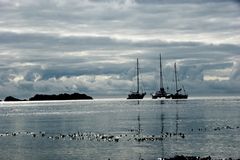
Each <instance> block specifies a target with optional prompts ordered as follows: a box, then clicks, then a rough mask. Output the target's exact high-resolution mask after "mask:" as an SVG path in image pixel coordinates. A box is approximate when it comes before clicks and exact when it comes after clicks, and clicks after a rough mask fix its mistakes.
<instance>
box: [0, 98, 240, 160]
mask: <svg viewBox="0 0 240 160" xmlns="http://www.w3.org/2000/svg"><path fill="white" fill-rule="evenodd" d="M239 127H240V97H231V98H207V99H206V98H192V99H188V100H150V99H149V100H148V99H147V100H140V101H136V100H130V101H129V100H123V99H122V100H121V99H110V100H92V101H58V102H16V103H4V102H1V103H0V135H1V136H0V155H1V159H10V160H11V159H16V160H17V159H24V160H30V159H31V160H38V159H39V160H42V159H51V160H61V159H141V158H142V159H158V158H162V157H171V156H174V155H182V154H183V155H193V156H211V157H213V158H215V159H217V158H229V157H232V158H240V128H239ZM43 133H44V136H42V134H43ZM74 133H75V134H83V135H84V134H85V135H86V136H85V139H78V138H77V139H72V138H71V137H69V136H68V135H73V134H74ZM100 134H101V135H103V134H104V135H113V136H115V137H118V138H119V141H118V142H116V141H108V140H97V139H96V138H95V139H94V135H95V136H96V135H100ZM61 135H66V137H63V138H61ZM88 135H92V137H87V136H88ZM157 136H159V137H160V136H161V137H163V138H162V139H161V140H155V139H153V140H146V141H141V142H139V141H136V140H135V138H136V137H157ZM59 137H60V138H59Z"/></svg>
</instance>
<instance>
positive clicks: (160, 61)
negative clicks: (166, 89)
mask: <svg viewBox="0 0 240 160" xmlns="http://www.w3.org/2000/svg"><path fill="white" fill-rule="evenodd" d="M159 57H160V59H159V65H160V66H159V67H160V82H159V83H160V84H159V86H160V90H161V88H163V76H162V57H161V54H160V55H159Z"/></svg>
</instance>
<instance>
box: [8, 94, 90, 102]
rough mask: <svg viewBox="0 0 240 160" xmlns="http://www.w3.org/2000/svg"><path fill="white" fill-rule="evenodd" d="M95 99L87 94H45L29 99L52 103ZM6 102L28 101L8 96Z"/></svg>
mask: <svg viewBox="0 0 240 160" xmlns="http://www.w3.org/2000/svg"><path fill="white" fill-rule="evenodd" d="M91 99H93V98H92V97H91V96H88V95H86V94H79V93H73V94H67V93H64V94H59V95H55V94H53V95H45V94H36V95H34V96H33V97H31V98H29V101H51V100H91ZM4 101H6V102H7V101H27V100H26V99H24V100H21V99H18V98H15V97H12V96H8V97H6V98H5V99H4Z"/></svg>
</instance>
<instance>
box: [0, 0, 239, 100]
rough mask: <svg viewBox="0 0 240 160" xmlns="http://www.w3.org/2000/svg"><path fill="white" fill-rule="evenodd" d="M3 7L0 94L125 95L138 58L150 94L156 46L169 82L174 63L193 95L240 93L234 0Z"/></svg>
mask: <svg viewBox="0 0 240 160" xmlns="http://www.w3.org/2000/svg"><path fill="white" fill-rule="evenodd" d="M0 9H1V11H2V12H1V17H0V56H1V60H0V92H1V94H0V97H5V96H7V95H14V96H16V97H29V96H30V95H32V94H34V93H55V92H57V93H61V92H74V91H81V92H87V93H89V94H91V95H99V96H110V95H126V94H127V93H128V91H129V90H130V89H131V88H132V86H133V82H132V80H134V76H135V64H136V58H137V57H138V58H139V59H140V66H141V72H142V79H143V83H144V86H145V89H146V90H147V91H148V92H149V93H150V92H153V91H154V90H155V89H156V87H157V84H158V82H157V81H158V80H157V79H158V74H157V73H158V56H159V53H162V57H163V67H164V75H165V79H166V81H169V82H171V81H172V75H173V63H174V62H177V64H178V72H179V75H180V76H179V77H180V79H181V80H182V81H183V83H184V84H185V85H186V88H187V89H189V90H190V91H189V92H190V93H191V94H194V95H201V94H218V93H221V94H237V93H238V92H239V89H238V87H235V86H240V85H239V79H240V77H239V75H240V70H239V68H240V67H239V64H240V62H239V59H240V57H239V55H240V53H239V51H240V46H239V43H240V41H239V35H240V30H239V28H240V23H239V19H240V12H239V1H234V0H232V1H224V0H221V1H219V0H218V1H217V0H216V1H205V0H197V1H189V0H184V1H181V2H180V1H176V0H168V1H166V0H149V1H145V0H104V1H96V0H83V1H81V3H80V2H79V1H77V0H68V1H65V0H63V1H54V0H50V1H47V0H43V1H32V0H21V1H6V0H4V1H1V0H0ZM166 85H167V82H166ZM103 93H104V95H103Z"/></svg>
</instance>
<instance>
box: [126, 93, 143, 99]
mask: <svg viewBox="0 0 240 160" xmlns="http://www.w3.org/2000/svg"><path fill="white" fill-rule="evenodd" d="M145 95H146V93H131V94H129V95H128V98H127V99H143V97H144V96H145Z"/></svg>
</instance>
